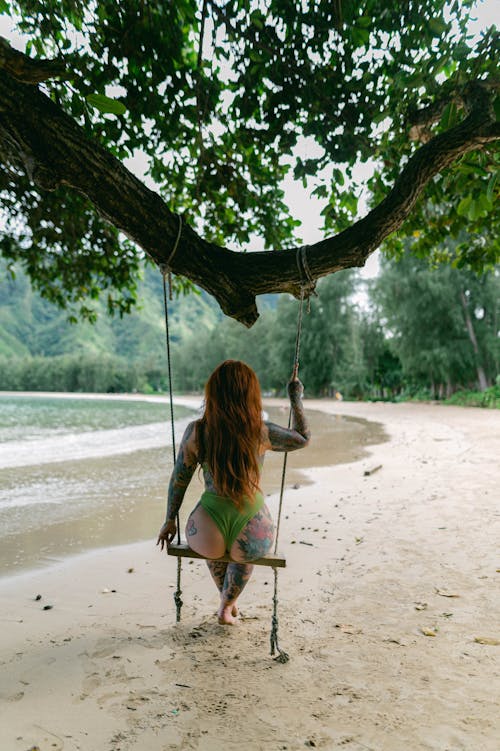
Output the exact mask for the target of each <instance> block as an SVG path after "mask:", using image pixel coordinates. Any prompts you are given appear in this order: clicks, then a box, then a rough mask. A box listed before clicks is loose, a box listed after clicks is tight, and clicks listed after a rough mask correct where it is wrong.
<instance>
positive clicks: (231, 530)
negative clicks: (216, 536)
mask: <svg viewBox="0 0 500 751" xmlns="http://www.w3.org/2000/svg"><path fill="white" fill-rule="evenodd" d="M200 505H201V507H202V508H204V509H205V510H206V511H207V512H208V513H209V514H210V516H211V517H212V519H213V520H214V522H215V523H216V525H217V527H218V528H219V529H220V531H221V533H222V537H223V538H224V542H225V544H226V550H227V552H229V551H230V550H231V548H232V546H233V543H234V541H235V540H236V538H237V537H238V535H239V534H240V532H241V530H242V529H243V527H244V526H245V525H246V524H248V522H249V521H250V519H253V517H254V516H255V515H256V514H257V513H258V512H259V511H260V510H261V508H262V506H263V505H264V496H263V495H262V493H258V492H257V493H256V494H255V496H254V499H253V500H250V499H249V498H247V497H245V498H244V501H243V506H242V508H241V509H239V508H238V507H237V506H236V504H235V503H234V501H232V500H231V499H230V498H225V497H224V496H221V495H216V494H215V493H210V492H209V491H208V490H205V492H204V493H203V495H202V496H201V498H200Z"/></svg>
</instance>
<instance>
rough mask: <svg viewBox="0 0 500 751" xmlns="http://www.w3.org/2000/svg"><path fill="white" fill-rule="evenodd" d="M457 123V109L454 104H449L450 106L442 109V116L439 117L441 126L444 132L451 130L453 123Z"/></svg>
mask: <svg viewBox="0 0 500 751" xmlns="http://www.w3.org/2000/svg"><path fill="white" fill-rule="evenodd" d="M456 122H457V107H456V104H454V102H450V104H447V105H446V107H445V108H444V111H443V114H442V116H441V125H442V127H443V128H444V129H445V130H448V128H451V127H452V126H453V125H455V123H456Z"/></svg>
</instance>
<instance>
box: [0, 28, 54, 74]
mask: <svg viewBox="0 0 500 751" xmlns="http://www.w3.org/2000/svg"><path fill="white" fill-rule="evenodd" d="M0 69H3V70H5V71H6V72H7V73H8V74H9V75H11V76H12V77H13V78H15V79H16V80H17V81H21V83H33V84H36V83H41V82H42V81H47V80H48V79H49V78H55V77H57V76H64V75H65V74H66V66H65V64H64V62H63V61H62V60H35V59H33V58H31V57H28V56H27V55H23V53H22V52H18V51H17V50H15V49H13V48H12V47H11V46H10V44H9V43H8V41H7V40H6V39H4V38H3V37H0Z"/></svg>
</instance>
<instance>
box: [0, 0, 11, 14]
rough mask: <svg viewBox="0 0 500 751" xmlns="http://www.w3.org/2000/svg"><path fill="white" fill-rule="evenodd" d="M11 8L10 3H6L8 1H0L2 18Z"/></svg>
mask: <svg viewBox="0 0 500 751" xmlns="http://www.w3.org/2000/svg"><path fill="white" fill-rule="evenodd" d="M9 11H10V6H9V3H7V2H6V0H0V16H1V15H3V14H4V13H9Z"/></svg>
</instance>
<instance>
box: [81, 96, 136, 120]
mask: <svg viewBox="0 0 500 751" xmlns="http://www.w3.org/2000/svg"><path fill="white" fill-rule="evenodd" d="M85 99H86V100H87V102H88V103H89V104H90V106H91V107H95V109H98V110H99V111H100V112H109V113H110V114H112V115H123V114H125V112H126V111H127V108H126V107H125V105H124V104H123V102H119V101H118V100H117V99H111V97H109V96H105V95H104V94H87V96H86V97H85Z"/></svg>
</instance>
